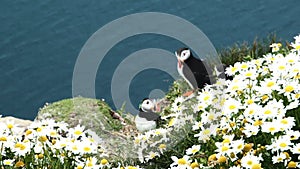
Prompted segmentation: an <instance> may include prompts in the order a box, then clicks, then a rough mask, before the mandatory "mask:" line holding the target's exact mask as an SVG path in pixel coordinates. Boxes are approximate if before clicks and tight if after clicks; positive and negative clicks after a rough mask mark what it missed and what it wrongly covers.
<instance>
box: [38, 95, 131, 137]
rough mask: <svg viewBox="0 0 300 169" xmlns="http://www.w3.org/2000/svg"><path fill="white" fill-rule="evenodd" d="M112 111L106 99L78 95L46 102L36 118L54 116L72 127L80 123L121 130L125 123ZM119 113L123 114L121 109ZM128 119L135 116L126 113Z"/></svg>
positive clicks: (87, 125)
mask: <svg viewBox="0 0 300 169" xmlns="http://www.w3.org/2000/svg"><path fill="white" fill-rule="evenodd" d="M111 112H112V109H111V108H110V107H109V105H108V104H107V103H105V102H104V101H101V100H97V99H90V98H83V97H76V98H71V99H64V100H61V101H58V102H54V103H51V104H46V105H45V106H44V107H43V108H41V109H40V110H39V113H38V115H37V117H36V119H37V120H40V119H45V118H52V119H54V120H56V121H64V122H66V123H68V124H69V125H70V127H75V126H76V125H78V124H80V125H84V126H85V127H87V128H90V129H93V128H96V129H97V128H102V129H104V130H108V131H120V130H121V129H122V127H123V125H122V123H121V121H120V120H118V119H114V118H113V117H112V115H111ZM119 113H120V114H121V112H120V111H119ZM126 119H127V120H126V121H127V122H130V121H132V119H133V116H130V115H126ZM130 124H131V123H130Z"/></svg>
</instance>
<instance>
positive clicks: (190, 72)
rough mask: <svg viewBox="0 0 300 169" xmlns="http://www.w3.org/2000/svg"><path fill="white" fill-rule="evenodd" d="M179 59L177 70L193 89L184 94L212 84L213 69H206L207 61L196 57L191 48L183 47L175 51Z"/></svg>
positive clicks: (187, 94)
mask: <svg viewBox="0 0 300 169" xmlns="http://www.w3.org/2000/svg"><path fill="white" fill-rule="evenodd" d="M175 55H176V57H177V60H178V64H177V70H178V73H179V75H180V76H182V77H183V79H184V80H185V81H186V82H187V83H188V84H189V86H190V87H191V88H192V89H193V91H191V92H188V93H186V94H184V95H186V96H189V95H190V94H192V93H193V92H194V91H195V90H197V89H198V88H203V87H204V86H205V85H206V84H211V82H210V76H212V71H211V70H208V69H206V67H205V65H206V63H205V61H204V60H199V59H196V58H195V57H194V56H193V54H192V52H191V50H190V49H189V48H181V49H178V50H177V51H176V52H175Z"/></svg>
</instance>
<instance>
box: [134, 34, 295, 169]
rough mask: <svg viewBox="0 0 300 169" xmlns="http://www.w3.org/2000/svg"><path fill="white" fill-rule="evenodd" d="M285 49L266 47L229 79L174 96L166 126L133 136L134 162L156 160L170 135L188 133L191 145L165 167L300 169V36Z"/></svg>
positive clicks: (171, 138) (235, 69)
mask: <svg viewBox="0 0 300 169" xmlns="http://www.w3.org/2000/svg"><path fill="white" fill-rule="evenodd" d="M291 45H292V47H293V49H291V50H286V49H285V48H283V47H282V45H281V44H279V43H276V44H272V45H271V46H270V47H271V48H272V53H268V54H266V55H264V56H263V57H261V58H259V59H256V60H251V61H247V62H237V63H235V64H234V65H231V66H230V67H228V68H227V69H226V74H227V75H229V76H232V78H233V79H232V80H223V79H219V80H218V82H217V83H216V84H214V85H207V86H206V87H204V88H203V89H202V90H201V91H200V92H198V93H197V95H195V96H193V97H192V98H188V99H186V98H183V97H181V96H180V97H177V98H176V99H175V100H174V102H173V104H172V105H171V112H172V113H171V114H166V115H163V116H162V119H164V120H166V121H167V124H165V125H164V126H162V128H159V129H155V130H151V131H148V132H145V133H143V134H140V135H139V136H137V137H136V138H135V144H136V146H137V148H138V150H139V159H140V161H142V162H147V161H149V160H152V159H154V158H159V157H160V156H161V155H163V154H164V152H165V151H167V150H168V147H170V146H171V147H172V145H170V144H171V143H172V142H173V141H174V140H176V139H175V137H177V139H183V138H182V137H181V136H182V135H184V136H188V134H189V133H194V134H193V136H194V138H188V139H190V140H193V144H194V145H192V146H191V147H188V148H187V149H186V151H185V154H182V155H180V156H172V157H171V159H172V161H173V163H172V164H170V166H169V167H170V168H171V169H184V168H187V169H197V168H232V169H238V168H245V169H261V168H264V167H269V166H273V165H276V166H277V168H296V167H298V168H300V162H299V159H300V156H299V155H300V151H299V150H300V149H299V147H300V143H299V137H300V132H299V126H300V122H299V120H300V119H299V118H300V117H299V116H300V114H299V112H300V107H299V99H300V83H299V82H300V81H299V80H300V52H299V45H300V36H297V37H295V42H293V43H291ZM190 124H192V125H190ZM188 130H190V131H188ZM184 139H186V138H184ZM173 146H174V145H173Z"/></svg>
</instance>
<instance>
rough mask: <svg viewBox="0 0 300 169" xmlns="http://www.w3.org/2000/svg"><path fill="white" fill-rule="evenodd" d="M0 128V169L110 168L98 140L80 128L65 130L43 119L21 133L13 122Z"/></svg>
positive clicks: (3, 124) (60, 124) (20, 129)
mask: <svg viewBox="0 0 300 169" xmlns="http://www.w3.org/2000/svg"><path fill="white" fill-rule="evenodd" d="M0 125H1V126H0V168H48V169H50V168H51V169H52V168H64V167H68V168H76V169H82V168H105V167H108V166H109V162H108V161H107V160H106V159H105V155H106V154H105V151H104V150H103V147H102V146H101V139H100V138H99V137H97V136H96V135H95V133H93V132H92V131H89V130H84V127H82V126H76V127H75V128H68V125H67V124H66V123H57V122H55V121H54V120H45V121H40V122H34V123H32V125H31V126H29V127H28V129H26V130H25V131H23V130H24V129H22V128H19V127H18V126H17V125H15V124H14V123H13V122H12V121H6V122H5V123H1V124H0ZM100 150H101V151H102V153H99V151H100ZM96 154H97V155H98V158H96V156H95V155H96Z"/></svg>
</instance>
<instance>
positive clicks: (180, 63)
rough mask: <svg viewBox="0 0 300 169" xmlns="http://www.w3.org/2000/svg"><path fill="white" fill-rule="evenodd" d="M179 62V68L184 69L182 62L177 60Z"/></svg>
mask: <svg viewBox="0 0 300 169" xmlns="http://www.w3.org/2000/svg"><path fill="white" fill-rule="evenodd" d="M177 60H178V66H179V68H181V67H182V61H181V60H179V59H177Z"/></svg>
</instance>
